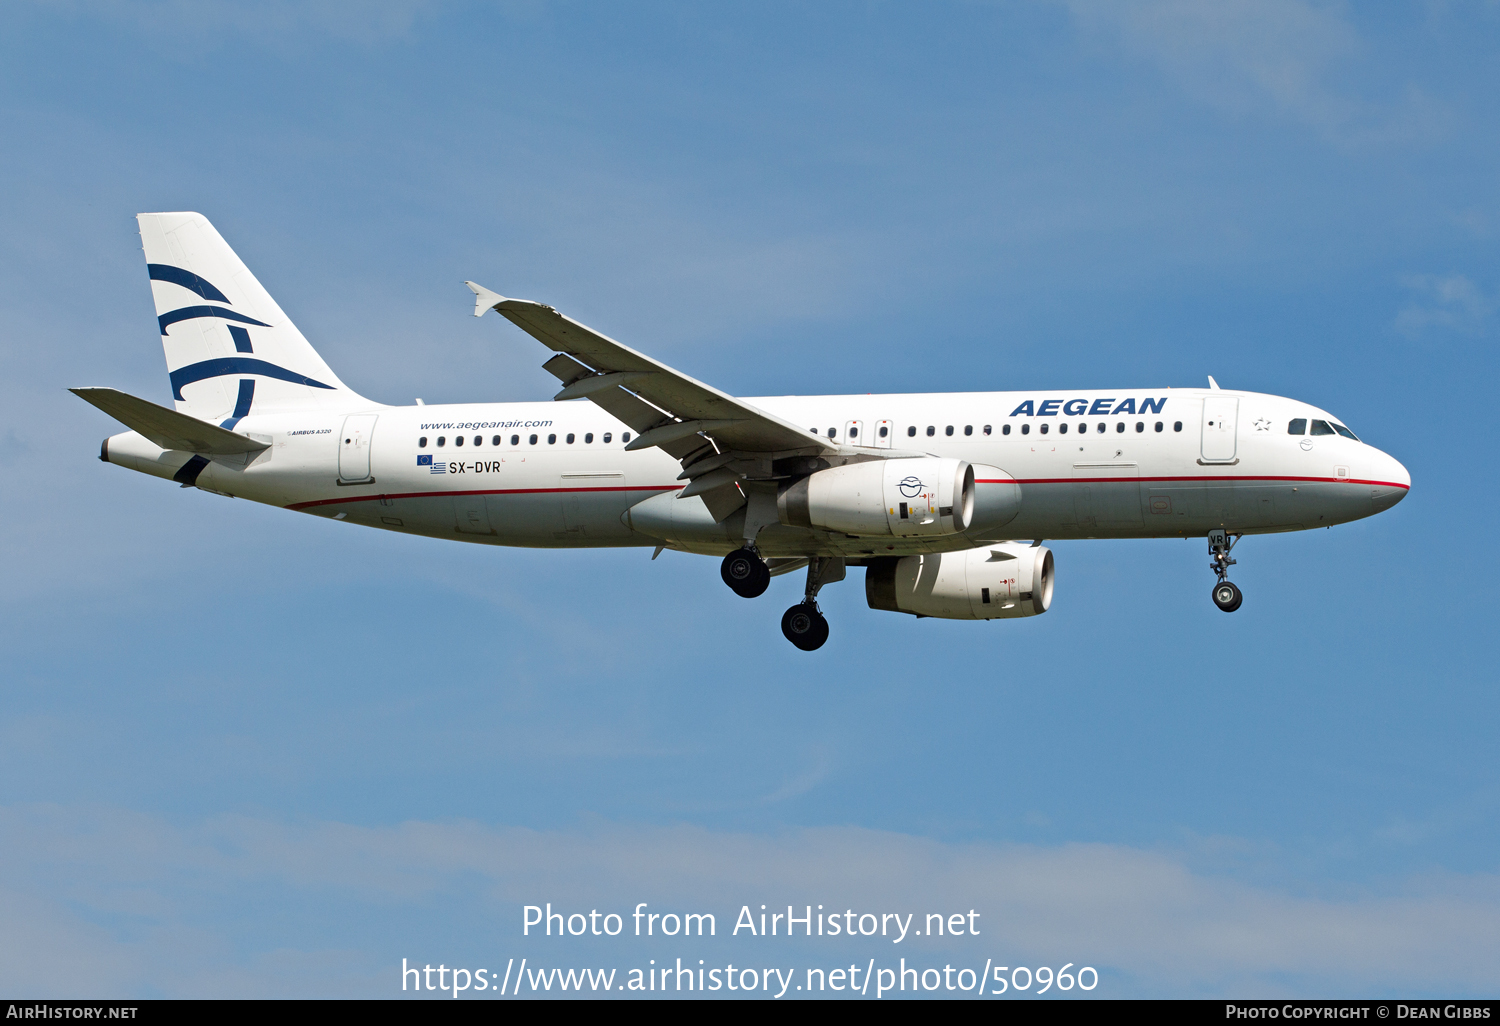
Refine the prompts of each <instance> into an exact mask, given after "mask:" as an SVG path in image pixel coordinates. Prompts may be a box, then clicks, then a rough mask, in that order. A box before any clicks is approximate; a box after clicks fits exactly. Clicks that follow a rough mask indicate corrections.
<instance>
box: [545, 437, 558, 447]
mask: <svg viewBox="0 0 1500 1026" xmlns="http://www.w3.org/2000/svg"><path fill="white" fill-rule="evenodd" d="M547 444H548V445H556V444H557V436H556V435H548V436H547Z"/></svg>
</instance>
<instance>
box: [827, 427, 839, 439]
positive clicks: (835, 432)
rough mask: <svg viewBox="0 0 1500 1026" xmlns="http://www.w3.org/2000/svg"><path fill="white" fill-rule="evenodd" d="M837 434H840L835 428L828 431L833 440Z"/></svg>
mask: <svg viewBox="0 0 1500 1026" xmlns="http://www.w3.org/2000/svg"><path fill="white" fill-rule="evenodd" d="M837 434H838V432H837V431H836V430H834V429H833V428H829V429H828V437H829V438H832V437H834V436H835V435H837Z"/></svg>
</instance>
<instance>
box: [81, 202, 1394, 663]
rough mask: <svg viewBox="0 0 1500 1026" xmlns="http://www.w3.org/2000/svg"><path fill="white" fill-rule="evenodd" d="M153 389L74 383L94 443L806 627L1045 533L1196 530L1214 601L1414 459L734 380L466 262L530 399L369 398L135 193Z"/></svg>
mask: <svg viewBox="0 0 1500 1026" xmlns="http://www.w3.org/2000/svg"><path fill="white" fill-rule="evenodd" d="M137 223H138V224H139V227H140V235H141V242H142V248H143V249H144V251H145V256H146V266H147V270H148V272H149V274H150V281H151V291H152V295H153V297H154V299H155V302H156V312H157V323H158V327H159V330H160V332H161V340H162V346H163V348H164V349H165V352H166V359H167V371H168V380H169V382H170V385H171V390H172V398H173V400H174V403H175V408H167V407H164V406H161V405H158V404H156V403H153V402H150V401H148V400H145V399H140V398H137V397H135V396H131V395H128V394H126V393H124V392H120V391H117V390H115V389H112V388H75V389H71V391H72V392H74V393H75V394H77V395H78V396H80V397H81V398H83V399H85V400H87V401H88V402H90V403H92V404H93V405H94V406H96V407H98V408H99V409H100V410H103V411H104V412H105V413H107V414H109V415H110V416H111V417H113V418H115V419H116V420H117V421H119V422H120V423H122V424H124V425H125V426H126V427H127V428H129V429H130V430H128V431H125V432H122V433H120V434H115V435H112V436H110V437H109V438H106V439H105V440H104V443H103V445H102V447H101V449H100V455H99V458H100V459H101V460H103V461H105V462H107V463H113V464H115V465H117V466H121V467H126V468H129V469H131V470H136V471H139V472H141V473H144V474H150V475H152V476H155V477H160V478H164V479H167V480H171V481H174V482H176V483H178V484H179V485H181V486H182V487H184V488H198V489H200V490H202V491H207V492H213V493H215V494H218V495H225V496H231V497H237V498H243V499H249V500H252V501H254V502H262V503H266V504H268V505H274V506H280V507H282V508H284V509H289V510H295V511H297V512H301V513H306V514H309V515H311V516H318V517H324V518H327V519H329V520H336V521H342V522H345V523H350V524H360V525H363V526H366V527H374V528H378V529H381V530H387V531H400V532H404V533H407V534H417V535H425V536H427V537H431V538H446V539H450V540H456V541H464V542H473V543H478V544H486V545H512V546H532V547H539V548H602V547H615V546H641V547H652V548H653V549H654V552H653V554H652V557H651V558H652V559H655V558H656V557H657V556H659V555H660V554H661V553H662V551H663V550H665V549H673V550H676V551H680V552H688V553H697V554H701V555H709V556H720V557H722V563H721V567H720V573H721V576H722V577H723V580H724V583H725V584H727V585H728V586H729V588H730V589H731V590H732V591H733V592H734V593H735V594H736V595H739V596H742V597H744V598H755V597H757V596H759V595H761V594H763V593H764V592H765V591H766V589H767V587H768V586H769V583H770V580H771V578H772V577H774V576H777V575H781V574H787V573H792V572H795V571H797V570H803V569H805V571H806V585H805V588H804V591H803V599H802V601H801V602H799V603H797V604H796V605H793V606H792V607H791V608H789V609H788V610H787V611H786V613H785V615H784V616H783V617H782V623H781V626H782V632H783V633H784V634H785V635H786V637H787V639H788V640H789V641H791V643H792V644H793V645H795V646H796V647H798V648H799V649H802V650H804V651H813V650H815V649H817V648H819V647H821V646H822V645H823V644H824V642H825V641H826V640H827V638H828V621H827V619H826V618H825V617H824V615H823V613H822V612H821V611H820V609H819V607H818V602H817V599H818V594H819V591H820V590H821V589H822V588H824V587H825V586H827V585H829V584H833V583H835V582H837V581H841V580H843V579H844V578H845V576H846V572H847V569H848V568H849V567H863V568H864V571H865V597H866V600H867V602H868V604H869V606H870V608H872V609H877V610H888V611H891V612H899V613H907V614H910V615H914V616H917V617H939V618H945V619H956V620H1004V619H1013V618H1019V617H1027V616H1036V615H1039V614H1041V613H1045V612H1046V611H1047V610H1048V608H1049V607H1050V606H1051V604H1052V598H1053V590H1054V578H1055V569H1054V559H1053V555H1052V552H1051V550H1050V549H1048V548H1047V547H1046V546H1044V545H1043V544H1042V542H1043V540H1046V539H1084V538H1206V539H1207V541H1208V548H1209V557H1210V564H1209V569H1210V570H1211V571H1212V572H1213V574H1214V577H1215V583H1214V585H1213V589H1212V599H1213V601H1214V603H1215V604H1216V605H1217V606H1218V607H1219V608H1220V609H1222V610H1224V611H1225V612H1233V611H1235V610H1236V609H1238V608H1239V607H1240V604H1241V603H1242V601H1243V595H1242V593H1241V591H1240V589H1239V588H1238V587H1237V586H1236V585H1234V584H1233V583H1231V582H1230V580H1229V576H1228V575H1229V567H1230V566H1232V565H1235V563H1236V560H1235V559H1233V558H1231V556H1230V553H1231V551H1232V550H1233V548H1234V546H1235V545H1236V544H1237V543H1238V542H1239V541H1240V540H1241V539H1243V538H1244V537H1245V536H1246V535H1252V534H1270V533H1275V532H1280V531H1301V530H1308V529H1312V528H1318V527H1331V526H1333V525H1334V524H1343V523H1348V522H1349V521H1352V520H1358V519H1360V518H1363V517H1368V516H1372V515H1374V514H1376V513H1379V512H1382V511H1384V510H1387V509H1389V508H1390V507H1392V506H1394V505H1395V504H1396V503H1398V502H1400V501H1401V500H1402V499H1403V498H1405V496H1406V494H1407V492H1408V491H1409V489H1410V487H1411V477H1410V475H1409V474H1408V473H1407V471H1406V468H1405V467H1403V466H1402V465H1401V464H1400V463H1399V462H1397V461H1396V459H1394V458H1393V457H1391V456H1389V455H1387V454H1386V453H1384V452H1382V451H1380V450H1379V449H1376V448H1375V447H1373V446H1371V445H1367V444H1365V443H1364V442H1362V441H1360V439H1359V438H1358V437H1356V436H1355V434H1354V432H1353V431H1351V430H1350V429H1349V428H1348V427H1346V426H1345V425H1344V422H1343V421H1342V420H1340V419H1339V418H1337V417H1335V416H1333V415H1332V414H1330V413H1328V412H1326V411H1324V410H1321V409H1318V408H1316V407H1314V406H1310V405H1308V404H1307V403H1304V402H1300V401H1298V400H1295V399H1287V398H1283V397H1281V396H1275V395H1264V394H1259V393H1255V392H1244V391H1238V390H1233V389H1223V388H1220V387H1219V386H1218V384H1217V382H1215V381H1214V379H1213V378H1212V377H1210V378H1209V379H1208V387H1207V388H1166V387H1154V388H1117V389H1105V390H1097V389H1095V390H1072V391H1047V392H1043V391H1022V392H951V393H923V394H909V395H829V396H767V397H759V398H748V399H744V398H738V397H735V396H732V395H729V394H727V393H725V392H722V391H720V390H718V389H716V388H714V387H713V386H711V385H707V384H704V383H703V382H700V381H697V380H695V379H693V378H691V377H689V376H688V375H686V374H683V373H681V372H680V371H677V370H674V369H673V368H671V367H668V366H667V365H666V364H664V363H661V362H659V361H657V360H654V359H652V358H651V357H649V356H646V355H645V354H643V353H640V352H638V351H636V350H634V349H631V348H629V347H627V346H625V345H623V344H621V343H619V342H616V341H615V340H613V339H611V338H609V337H607V336H605V335H602V334H600V333H599V332H596V331H594V330H593V329H591V328H588V327H585V326H584V325H582V324H580V323H578V322H577V321H575V320H573V319H571V318H569V317H567V316H566V315H564V314H562V313H559V312H558V311H557V310H555V309H553V308H552V307H550V306H546V305H544V304H541V303H536V302H531V301H529V300H523V299H510V298H507V297H505V296H502V295H500V294H499V293H496V292H492V291H490V290H489V289H487V288H485V287H483V286H481V285H477V284H475V283H474V282H466V283H465V284H466V285H467V286H468V288H469V290H470V291H471V292H472V293H473V295H474V298H475V306H474V316H475V317H481V316H483V315H484V314H486V313H488V312H489V311H490V310H494V311H496V312H497V313H499V314H500V315H501V316H503V317H504V318H505V319H506V320H508V321H510V322H511V323H512V324H514V325H516V326H517V327H519V328H520V329H521V330H522V331H524V332H526V333H527V334H529V335H531V336H532V337H533V338H535V339H536V340H537V341H538V342H540V343H542V345H543V346H545V347H546V348H547V349H549V350H551V351H552V352H553V353H554V354H555V355H553V356H552V357H551V358H550V359H548V360H547V361H546V362H545V363H544V364H543V365H542V366H543V367H544V368H545V369H546V370H547V371H549V372H550V373H551V374H552V375H553V376H555V377H556V378H557V379H558V381H559V382H560V383H561V388H560V390H559V391H558V392H557V394H556V395H554V396H553V397H552V400H551V401H544V402H523V403H461V404H451V405H443V406H427V405H424V404H423V402H422V400H420V399H418V400H417V401H416V404H415V405H412V406H388V405H385V404H382V403H377V402H373V401H371V400H369V399H366V398H364V397H363V396H360V395H359V394H357V393H356V392H354V391H353V390H352V389H350V388H349V387H348V386H347V385H345V384H344V383H343V382H342V381H341V380H339V378H338V376H337V375H336V374H334V372H333V370H332V369H331V368H330V367H329V366H328V365H327V364H326V363H324V362H323V359H322V357H320V356H319V355H318V354H317V352H316V351H315V350H314V349H313V347H312V346H311V345H310V344H309V343H308V341H307V339H306V338H304V337H303V335H302V333H301V332H300V331H298V330H297V327H296V325H295V324H293V323H292V320H291V318H289V317H288V316H287V315H286V314H285V313H284V312H283V311H282V309H281V307H279V306H278V305H277V304H276V301H275V300H273V299H272V298H271V296H270V294H269V293H268V292H267V291H266V290H265V289H264V288H263V287H262V286H261V284H260V282H259V281H257V280H256V278H255V276H254V275H253V274H251V273H250V271H249V269H248V268H247V267H246V266H245V265H244V263H242V262H241V261H240V259H239V257H238V256H236V255H235V253H234V251H233V250H232V249H230V247H229V245H228V244H227V243H226V242H225V241H224V239H223V238H222V237H221V236H220V235H219V233H218V231H216V230H215V229H214V227H213V225H212V224H210V223H209V221H208V219H207V218H205V217H203V216H202V215H201V214H197V213H191V212H187V213H152V214H140V215H138V217H137Z"/></svg>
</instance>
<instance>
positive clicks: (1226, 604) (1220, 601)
mask: <svg viewBox="0 0 1500 1026" xmlns="http://www.w3.org/2000/svg"><path fill="white" fill-rule="evenodd" d="M1241 537H1243V535H1235V536H1234V537H1233V538H1231V537H1229V535H1228V534H1226V533H1225V532H1224V531H1210V532H1208V557H1209V563H1208V568H1209V569H1210V570H1212V571H1213V572H1214V576H1215V577H1217V578H1218V579H1219V582H1218V583H1217V584H1215V585H1214V590H1213V598H1214V605H1216V606H1218V607H1219V608H1220V609H1222V610H1224V612H1226V613H1232V612H1234V611H1235V610H1236V609H1238V608H1240V603H1242V602H1244V601H1245V596H1244V593H1242V592H1241V591H1240V589H1239V588H1238V587H1236V586H1235V585H1233V584H1231V583H1230V582H1229V568H1230V567H1232V566H1234V565H1235V563H1236V562H1237V561H1236V560H1233V559H1230V558H1229V552H1230V550H1231V549H1233V548H1234V547H1235V545H1236V544H1237V543H1238V542H1239V540H1240V538H1241Z"/></svg>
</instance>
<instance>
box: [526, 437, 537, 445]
mask: <svg viewBox="0 0 1500 1026" xmlns="http://www.w3.org/2000/svg"><path fill="white" fill-rule="evenodd" d="M526 441H527V442H528V443H529V444H531V445H535V444H536V435H532V436H531V437H530V438H528V439H526Z"/></svg>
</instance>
